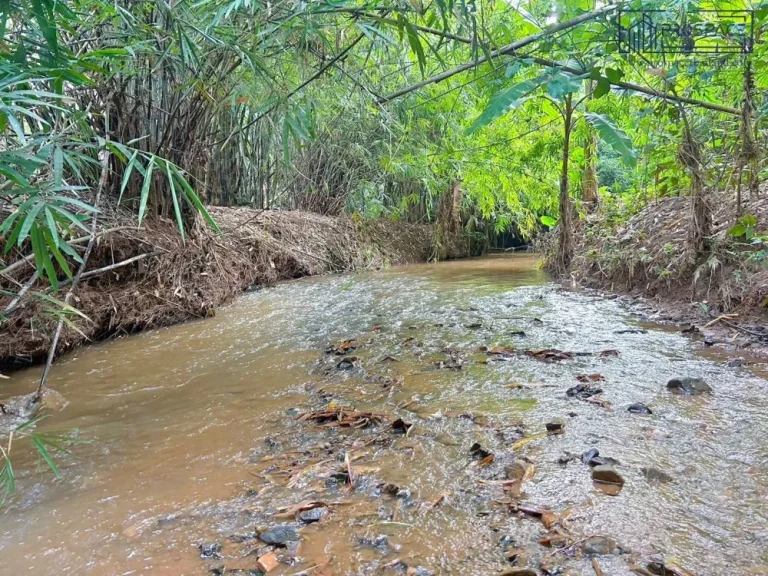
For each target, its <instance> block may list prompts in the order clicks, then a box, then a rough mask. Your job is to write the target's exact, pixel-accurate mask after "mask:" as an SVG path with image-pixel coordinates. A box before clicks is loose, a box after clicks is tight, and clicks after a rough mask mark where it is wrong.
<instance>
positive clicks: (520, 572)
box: [499, 567, 538, 576]
mask: <svg viewBox="0 0 768 576" xmlns="http://www.w3.org/2000/svg"><path fill="white" fill-rule="evenodd" d="M499 576H538V572H536V570H533V569H532V568H518V567H514V568H506V569H505V570H503V571H502V572H500V573H499Z"/></svg>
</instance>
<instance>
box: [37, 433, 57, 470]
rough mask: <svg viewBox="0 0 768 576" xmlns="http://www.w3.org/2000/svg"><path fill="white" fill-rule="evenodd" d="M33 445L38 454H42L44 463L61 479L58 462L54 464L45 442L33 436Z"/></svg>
mask: <svg viewBox="0 0 768 576" xmlns="http://www.w3.org/2000/svg"><path fill="white" fill-rule="evenodd" d="M32 444H34V445H35V448H37V452H38V453H39V454H40V457H41V458H42V459H43V461H45V463H46V464H48V468H50V469H51V472H53V475H54V476H56V478H60V477H61V473H60V472H59V467H58V466H56V462H54V461H53V458H51V453H50V452H48V448H47V447H46V446H45V444H44V443H43V441H42V440H41V439H40V438H38V437H37V436H32Z"/></svg>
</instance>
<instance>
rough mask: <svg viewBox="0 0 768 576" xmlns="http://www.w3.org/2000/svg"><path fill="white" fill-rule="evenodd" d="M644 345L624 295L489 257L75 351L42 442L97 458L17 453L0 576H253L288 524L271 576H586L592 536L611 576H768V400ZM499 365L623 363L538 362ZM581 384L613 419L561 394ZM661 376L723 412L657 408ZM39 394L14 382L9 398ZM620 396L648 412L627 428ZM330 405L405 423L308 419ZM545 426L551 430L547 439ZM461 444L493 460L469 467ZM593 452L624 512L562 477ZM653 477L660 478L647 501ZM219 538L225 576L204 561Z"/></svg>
mask: <svg viewBox="0 0 768 576" xmlns="http://www.w3.org/2000/svg"><path fill="white" fill-rule="evenodd" d="M636 326H637V321H636V319H635V318H634V317H633V316H632V315H631V314H630V312H629V311H628V310H627V309H626V308H624V307H622V305H621V304H620V303H619V302H617V301H615V300H613V301H611V300H604V299H599V298H596V297H594V296H592V295H589V294H585V293H575V292H570V291H565V290H563V289H561V288H560V287H558V286H556V285H554V284H552V283H550V282H549V281H548V280H547V278H546V276H545V275H544V274H543V272H541V271H539V270H538V269H537V267H536V261H535V259H533V258H531V257H528V256H522V257H521V256H515V257H489V258H483V259H477V260H466V261H457V262H448V263H441V264H438V265H417V266H406V267H398V268H393V269H390V270H386V271H382V272H371V273H363V274H358V275H343V276H332V277H323V278H310V279H302V280H298V281H294V282H290V283H285V284H281V285H279V286H276V287H274V288H269V289H265V290H262V291H259V292H255V293H251V294H247V295H244V296H243V297H241V298H239V299H238V300H237V301H236V302H235V303H234V304H232V305H231V306H229V307H226V308H224V309H222V310H220V311H219V313H218V314H217V316H216V317H215V318H212V319H209V320H204V321H199V322H193V323H188V324H185V325H181V326H175V327H171V328H167V329H162V330H155V331H152V332H148V333H145V334H141V335H138V336H132V337H128V338H122V339H119V340H117V341H114V342H110V343H106V344H100V345H96V346H91V347H88V348H83V349H81V350H78V351H76V352H75V353H73V354H71V355H70V356H68V357H66V358H65V359H63V360H62V361H60V362H59V363H57V364H56V366H55V367H54V370H53V373H52V377H51V379H50V381H49V382H50V386H51V387H52V388H54V389H55V390H57V391H59V392H60V393H61V394H63V395H64V397H65V398H66V399H67V401H68V404H67V406H66V407H65V408H64V409H63V410H61V411H59V412H57V413H55V414H53V415H52V416H51V417H50V418H49V419H47V420H46V421H45V422H44V424H43V425H42V428H43V429H44V430H46V431H58V432H61V431H70V432H74V433H75V434H76V435H77V436H78V437H79V438H81V439H85V440H88V441H89V443H87V444H78V445H75V446H74V447H73V448H72V455H71V456H69V455H60V456H59V457H58V462H59V465H60V466H61V469H62V478H60V479H59V480H54V479H53V478H52V477H51V475H50V473H47V472H46V470H45V469H43V467H42V466H40V465H39V463H37V462H36V460H35V459H34V458H33V456H32V454H31V453H30V452H31V451H30V450H27V449H26V448H25V447H24V446H23V445H22V444H21V443H20V442H19V443H18V444H17V446H15V447H14V453H15V455H16V459H15V461H14V464H15V467H16V469H17V476H18V478H17V484H18V492H17V494H16V495H14V496H13V497H12V498H11V499H10V501H9V502H8V503H6V506H5V509H4V510H3V511H2V512H0V552H2V561H0V573H2V574H93V575H101V574H104V575H112V574H115V575H117V574H160V575H164V574H168V575H179V574H191V575H196V574H200V575H202V574H207V573H208V571H209V570H210V569H211V568H214V567H220V566H225V567H226V569H227V571H226V573H227V574H230V573H238V572H237V570H238V569H240V570H242V572H239V573H241V574H245V573H249V572H248V571H249V570H255V567H256V560H257V558H258V556H259V555H261V554H264V553H266V552H267V551H268V549H269V547H267V546H265V545H264V544H263V543H261V542H260V541H259V540H258V539H254V538H253V536H254V533H255V531H257V530H263V528H264V527H272V526H275V525H287V526H293V527H295V528H298V529H299V534H300V537H301V541H300V543H299V544H298V546H296V544H291V545H289V547H288V548H287V549H285V550H282V551H280V550H279V551H278V552H280V555H281V556H284V559H285V561H286V562H292V564H293V565H290V566H289V565H286V564H282V565H280V566H279V567H278V568H276V569H275V570H274V571H273V572H270V574H276V575H286V574H297V573H299V572H301V571H302V570H305V569H309V568H311V567H312V566H317V565H319V567H318V568H315V569H313V570H310V573H315V574H320V573H322V574H339V575H341V574H398V573H399V574H403V573H405V569H404V566H405V565H407V566H410V567H411V572H410V573H425V574H426V573H427V572H426V571H422V572H416V571H415V570H414V568H415V567H417V566H421V567H424V568H425V569H428V570H431V571H432V572H433V573H436V574H462V575H485V574H497V573H499V572H500V571H502V570H503V569H504V568H506V567H509V566H510V564H509V563H508V561H507V559H506V558H505V547H506V549H507V550H509V549H510V546H519V548H520V549H522V550H523V552H522V555H521V562H522V556H525V555H527V556H528V558H529V560H528V561H529V565H530V566H533V567H535V568H536V567H538V566H539V564H540V563H542V562H543V566H545V567H546V566H549V567H556V566H561V570H562V572H560V573H564V574H573V575H576V574H583V575H587V574H589V575H591V574H594V573H595V571H594V568H593V566H592V564H591V563H590V560H589V559H587V558H584V557H582V555H581V554H580V553H579V552H578V548H579V545H578V543H579V541H580V540H583V539H584V538H587V537H589V536H594V535H602V536H610V537H611V538H613V539H615V540H616V542H617V543H618V544H619V546H620V547H621V551H617V552H615V553H613V554H610V555H604V556H599V557H598V558H597V560H598V562H599V565H600V566H601V567H602V570H603V571H604V573H605V574H606V575H611V576H617V575H618V576H620V575H625V574H631V572H630V569H629V567H630V565H632V564H635V563H641V562H645V561H647V560H648V559H649V558H651V557H653V556H654V555H658V556H663V557H664V558H666V559H674V561H675V562H677V563H678V564H679V565H681V566H684V567H686V568H687V569H688V570H690V571H691V572H692V573H694V574H697V575H713V576H723V575H745V574H768V568H766V565H768V441H767V440H766V433H767V432H768V419H767V418H766V416H767V415H768V382H766V380H764V379H763V378H761V377H759V376H758V375H756V373H755V372H751V371H749V370H747V369H745V368H731V367H726V366H725V365H724V363H723V362H722V359H716V358H712V357H707V356H704V355H702V354H701V353H700V352H698V351H697V349H696V347H695V345H694V344H693V343H692V342H691V341H690V339H688V338H687V337H686V336H683V335H681V334H679V333H677V332H673V331H670V330H662V329H660V328H658V327H657V328H654V327H650V328H649V330H648V331H647V332H645V333H625V334H618V333H617V332H618V331H620V330H622V329H627V328H632V327H636ZM516 331H523V332H524V335H523V334H516V335H513V334H512V333H513V332H516ZM353 338H354V339H356V340H357V345H358V346H357V349H356V350H355V351H354V352H351V353H350V355H353V356H354V357H355V358H356V360H354V361H353V362H352V363H351V364H350V365H349V366H347V367H348V368H350V369H347V370H342V369H339V368H337V367H336V364H337V363H338V362H340V360H341V358H342V356H337V355H335V354H326V353H325V352H324V349H325V348H326V347H328V346H329V345H331V344H338V343H339V342H341V341H344V340H347V339H353ZM494 346H496V347H506V348H509V349H511V348H515V349H517V350H520V351H523V350H537V349H542V348H559V349H561V350H566V351H576V352H593V353H594V352H600V351H602V350H606V349H612V350H617V351H618V353H619V355H618V356H608V357H601V356H600V355H599V354H598V355H594V354H593V355H584V356H576V357H575V358H574V359H572V360H565V361H562V362H554V363H544V362H541V361H539V360H536V359H534V358H532V357H529V356H526V355H524V354H520V353H512V352H511V351H509V350H508V352H509V353H507V354H503V355H500V354H497V355H492V354H490V353H489V352H490V348H491V347H494ZM486 348H487V349H489V350H488V351H486ZM459 367H460V368H459ZM591 373H599V374H601V375H603V377H604V379H605V380H604V381H601V382H599V383H597V384H599V386H600V388H602V389H603V390H604V392H603V394H602V395H601V396H600V397H601V398H603V399H604V400H606V401H608V402H609V403H610V406H598V405H595V404H591V403H588V402H586V401H583V400H579V399H577V398H569V397H567V396H566V394H565V391H566V390H567V389H568V388H570V387H572V386H574V385H575V384H577V381H576V376H577V375H579V374H591ZM675 376H695V377H701V378H704V379H705V380H706V381H707V382H708V383H709V384H710V385H711V386H712V388H713V393H712V394H707V395H701V396H694V397H681V396H674V395H671V394H670V393H669V392H668V391H667V390H666V382H667V380H668V379H670V378H672V377H675ZM38 378H39V370H38V369H34V370H29V371H26V372H21V373H17V374H14V375H13V378H12V379H11V380H10V381H3V382H2V383H0V386H2V389H1V390H2V393H3V397H7V396H10V395H13V394H21V393H26V392H29V391H30V390H31V389H32V388H33V387H34V385H35V383H36V380H37V379H38ZM510 383H522V384H527V386H523V387H517V388H515V387H509V386H507V385H508V384H510ZM541 384H546V385H547V386H542V385H541ZM634 402H643V403H645V404H647V405H648V406H650V407H651V409H652V410H653V414H652V415H650V416H640V415H637V414H630V413H629V412H627V406H628V405H630V404H632V403H634ZM329 403H330V405H331V407H338V406H354V407H355V409H357V410H368V411H373V412H377V413H380V414H382V415H383V416H384V417H386V419H387V422H391V421H392V420H393V419H395V418H397V417H401V418H402V419H403V420H405V421H406V422H407V423H412V424H413V425H414V426H413V428H412V429H411V430H410V431H409V433H408V434H407V436H406V435H404V434H396V433H395V432H394V431H393V430H391V429H388V428H387V424H386V423H385V424H382V425H379V426H372V427H368V428H365V429H362V428H361V429H350V428H338V427H327V426H322V425H319V424H317V423H315V422H313V421H311V420H299V419H297V414H299V413H304V412H306V411H311V410H320V409H321V408H323V407H325V406H327V405H328V404H329ZM553 419H562V421H563V422H564V424H565V431H564V433H563V434H557V435H544V436H542V435H541V434H540V433H541V432H543V431H544V430H545V428H544V424H545V423H547V422H551V421H552V420H553ZM530 436H535V438H534V439H532V440H531V441H529V442H527V443H524V444H519V443H518V442H519V440H520V439H521V438H529V437H530ZM475 442H479V443H480V444H481V445H482V447H483V448H485V449H487V450H488V451H490V452H492V453H493V454H494V456H495V460H494V462H492V463H490V464H489V465H487V466H479V465H478V463H477V461H476V460H473V458H472V455H471V454H470V450H469V449H470V446H471V445H472V444H473V443H475ZM516 443H518V444H517V445H515V444H516ZM590 448H597V449H599V451H600V454H601V455H602V456H609V457H612V458H615V459H616V460H618V462H619V464H617V465H616V467H615V468H616V470H617V471H619V472H620V473H621V474H622V476H623V477H624V479H625V484H624V487H623V490H621V492H620V493H619V494H618V495H616V496H611V495H607V494H605V493H603V492H602V491H600V490H598V489H596V488H595V486H593V484H592V481H591V475H590V467H589V466H588V465H586V464H583V463H582V462H581V461H580V460H579V459H576V460H574V461H571V462H568V463H565V464H564V463H559V462H558V460H559V459H560V458H561V456H562V455H563V454H564V453H572V454H576V455H580V454H581V453H582V452H584V451H586V450H588V449H590ZM345 456H346V459H347V461H348V463H346V462H345ZM516 458H517V459H520V458H525V459H527V460H528V461H529V462H531V463H533V464H534V466H535V473H534V474H533V476H532V477H531V478H528V479H527V480H526V481H525V482H524V483H523V486H522V494H520V495H519V497H518V496H517V495H515V494H511V493H510V492H509V491H505V490H504V488H505V485H504V484H503V483H501V482H500V480H501V479H503V478H504V474H505V472H504V470H505V466H506V465H508V464H510V463H511V462H512V461H513V460H515V459H516ZM649 466H653V467H656V468H659V469H661V470H664V471H665V472H666V473H668V474H669V475H670V476H671V477H672V481H671V482H668V483H661V484H660V483H651V482H649V481H648V480H647V479H646V477H645V476H644V475H643V473H642V472H641V468H643V467H649ZM349 467H351V468H352V473H353V480H354V484H355V486H354V490H351V489H350V487H349V485H348V484H346V483H345V480H344V472H348V468H349ZM334 474H335V478H336V479H337V480H336V481H335V480H334V476H333V475H334ZM383 483H390V484H395V485H397V486H399V487H400V488H401V493H400V494H399V495H398V496H392V495H388V494H382V488H381V485H382V484H383ZM406 491H407V492H406ZM408 493H410V496H408ZM303 500H320V501H323V502H325V503H327V504H328V505H329V507H328V508H326V509H324V510H323V512H325V514H324V517H323V520H322V521H321V522H319V523H313V524H311V525H306V526H305V525H303V524H302V522H300V521H296V520H295V519H294V518H293V517H291V518H287V519H286V518H276V517H275V514H276V513H277V512H280V510H281V507H287V506H290V505H292V504H295V503H298V502H301V501H303ZM517 502H521V503H523V504H524V505H527V506H534V505H535V506H541V507H546V508H548V509H551V510H552V511H553V512H555V513H556V514H557V515H558V517H559V518H561V520H560V522H559V526H560V528H558V527H557V525H556V526H555V528H554V529H556V530H557V529H559V530H561V533H564V534H566V535H567V538H568V540H567V542H568V543H570V544H573V543H575V544H576V545H575V546H573V547H570V548H565V549H563V550H560V551H558V549H557V548H547V547H544V546H542V545H540V544H539V543H538V540H539V539H541V538H542V537H544V536H545V535H546V534H547V529H546V528H545V527H544V526H543V525H542V522H540V521H538V520H537V519H536V518H533V517H530V516H528V515H525V514H517V513H514V506H515V503H517ZM283 510H284V509H283ZM380 536H386V537H387V538H386V539H384V538H380ZM377 538H378V539H377ZM212 542H218V543H220V544H221V545H222V550H221V553H220V554H221V556H222V558H221V559H208V560H204V559H201V557H200V551H199V550H198V548H197V546H198V545H199V544H201V543H212ZM291 558H293V560H291ZM397 559H400V560H401V562H400V563H397V562H396V560H397ZM329 560H330V563H328V561H329ZM537 569H538V568H537ZM552 569H553V570H554V571H553V573H558V572H557V571H556V569H555V568H552ZM251 573H256V572H255V571H254V572H251ZM541 573H543V572H541Z"/></svg>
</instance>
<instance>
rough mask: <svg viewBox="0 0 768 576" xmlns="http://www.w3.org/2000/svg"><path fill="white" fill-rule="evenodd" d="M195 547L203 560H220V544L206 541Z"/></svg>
mask: <svg viewBox="0 0 768 576" xmlns="http://www.w3.org/2000/svg"><path fill="white" fill-rule="evenodd" d="M197 548H198V550H200V558H202V559H203V560H221V544H219V543H218V542H206V543H204V544H200V546H198V547H197Z"/></svg>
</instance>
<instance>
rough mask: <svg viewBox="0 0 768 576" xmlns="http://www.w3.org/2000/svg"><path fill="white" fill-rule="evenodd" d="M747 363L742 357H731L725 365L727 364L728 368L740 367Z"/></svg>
mask: <svg viewBox="0 0 768 576" xmlns="http://www.w3.org/2000/svg"><path fill="white" fill-rule="evenodd" d="M746 363H747V361H746V360H744V358H731V359H730V360H728V361H727V362H726V363H725V365H726V366H728V368H740V367H741V366H744V365H745V364H746Z"/></svg>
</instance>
